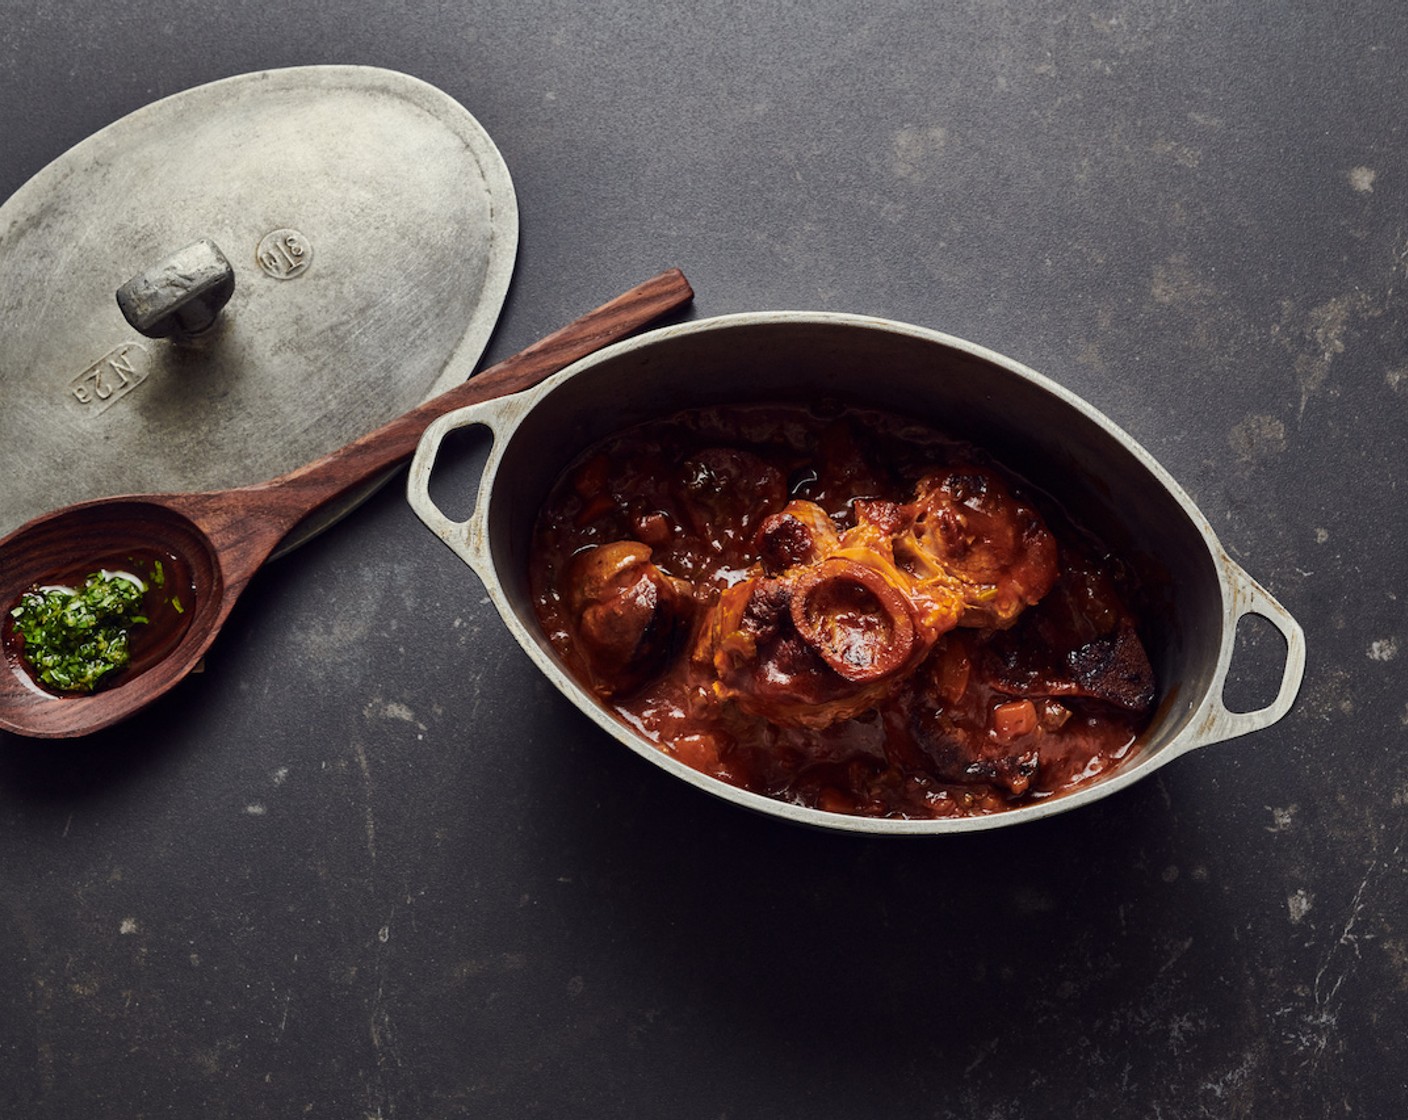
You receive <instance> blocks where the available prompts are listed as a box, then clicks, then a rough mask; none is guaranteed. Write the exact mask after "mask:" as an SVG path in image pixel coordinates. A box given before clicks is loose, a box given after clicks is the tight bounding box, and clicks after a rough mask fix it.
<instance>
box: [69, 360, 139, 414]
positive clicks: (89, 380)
mask: <svg viewBox="0 0 1408 1120" xmlns="http://www.w3.org/2000/svg"><path fill="white" fill-rule="evenodd" d="M150 368H151V355H150V354H148V353H147V350H146V347H144V346H142V345H141V344H140V343H137V342H124V343H123V344H122V345H121V346H119V347H117V348H116V349H115V350H113V351H111V352H110V353H108V354H106V355H104V356H103V357H101V358H99V359H98V360H97V361H96V362H94V363H93V364H92V365H91V366H89V367H88V368H87V369H85V370H84V371H83V372H82V373H80V374H79V375H78V376H77V377H75V378H74V379H73V380H72V381H70V382H69V383H68V390H69V393H71V394H72V396H73V399H74V400H75V401H77V402H78V404H79V405H80V406H81V407H82V408H83V410H84V412H85V413H87V414H88V415H97V414H98V413H100V412H105V411H107V410H108V409H109V408H111V407H112V406H113V405H114V404H116V403H117V402H118V401H120V400H121V399H122V398H123V397H125V396H126V395H127V394H128V393H130V392H131V391H132V390H133V389H135V388H136V387H137V386H138V385H140V384H141V383H142V382H143V381H145V380H146V379H147V373H148V371H149V370H150Z"/></svg>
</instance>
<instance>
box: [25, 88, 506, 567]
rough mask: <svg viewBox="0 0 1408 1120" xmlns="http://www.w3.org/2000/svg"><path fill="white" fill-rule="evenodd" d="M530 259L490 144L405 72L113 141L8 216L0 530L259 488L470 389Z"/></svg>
mask: <svg viewBox="0 0 1408 1120" xmlns="http://www.w3.org/2000/svg"><path fill="white" fill-rule="evenodd" d="M517 245H518V205H517V201H516V199H515V196H514V192H513V184H512V180H511V179H510V177H509V173H508V169H507V167H506V166H505V164H504V162H503V159H502V157H501V156H500V155H499V152H498V149H497V148H495V146H494V144H493V142H492V141H491V140H490V138H489V136H488V134H487V133H486V132H485V131H484V129H483V128H482V127H481V126H480V125H479V123H478V122H477V121H476V120H475V119H474V118H473V117H472V116H471V115H470V114H469V113H468V112H467V111H466V110H465V109H464V107H463V106H461V105H460V104H459V103H458V102H456V101H454V100H453V99H451V98H450V97H449V96H447V95H446V94H444V93H442V92H441V91H439V90H437V89H435V88H434V87H432V86H429V85H427V84H425V83H424V82H421V81H419V80H417V79H414V78H410V77H408V76H406V75H404V74H398V73H394V72H391V71H387V70H379V69H374V68H368V67H346V66H325V67H324V66H319V67H301V68H294V69H287V70H273V71H265V72H261V73H254V74H246V75H242V76H239V77H234V78H229V79H226V80H223V81H219V82H215V83H212V84H210V85H205V86H199V87H197V88H195V89H191V90H187V91H186V92H184V93H179V94H176V95H174V96H172V97H168V98H165V99H164V100H161V101H157V102H155V103H153V104H151V105H148V106H147V107H145V108H143V109H139V110H137V111H136V112H134V113H132V114H130V115H129V116H126V117H124V118H122V119H121V120H119V121H116V122H115V123H113V124H112V125H109V126H108V127H107V128H104V129H103V130H102V131H100V132H98V133H96V134H95V135H93V136H91V137H89V138H88V139H87V140H85V141H83V142H82V143H80V144H78V145H77V146H75V147H74V148H72V149H70V150H69V151H68V152H66V153H65V154H64V155H63V156H61V157H59V158H58V159H57V160H55V161H54V162H53V163H51V164H50V165H49V166H48V167H46V168H44V169H43V170H42V171H40V172H39V173H38V174H37V175H35V176H34V178H32V179H31V180H30V181H29V182H28V183H26V184H25V185H24V186H23V187H21V188H20V189H19V190H18V191H17V192H16V193H15V194H14V195H13V196H12V197H11V198H10V199H9V200H8V201H7V202H5V204H4V205H3V206H0V448H3V450H0V456H3V460H4V464H5V476H6V478H5V485H4V486H3V487H0V534H4V533H8V532H9V531H10V530H11V529H14V528H15V527H17V526H18V525H20V524H22V523H23V522H25V521H27V520H29V519H30V518H31V517H35V516H38V515H39V514H42V513H46V512H48V511H49V510H52V509H55V508H58V507H60V506H63V505H67V504H69V503H71V502H76V501H82V500H85V499H88V498H97V497H103V496H106V495H110V494H120V493H142V492H154V491H172V490H213V489H222V488H225V487H231V486H240V485H245V484H247V483H254V482H260V481H263V480H265V479H268V478H272V477H274V476H276V475H279V474H282V473H284V472H285V471H288V470H291V469H293V468H294V467H297V466H299V465H301V464H303V463H306V462H308V461H310V460H312V459H314V458H317V457H318V456H319V455H322V454H324V453H325V452H328V451H332V450H334V449H336V448H338V447H341V446H342V445H343V444H345V443H347V442H349V441H350V440H352V439H355V438H356V437H357V436H359V435H361V434H363V433H364V432H367V431H370V430H371V429H373V428H376V427H378V426H379V425H381V424H382V423H385V422H386V421H387V420H390V419H392V418H394V417H396V416H398V415H400V414H401V413H402V412H405V411H406V410H408V409H410V408H412V407H414V406H415V405H416V404H418V403H420V402H421V401H423V400H425V399H427V398H429V397H431V396H433V395H435V394H437V393H439V392H442V391H443V390H445V389H447V388H449V387H450V386H451V385H453V384H455V383H457V382H459V381H462V380H464V379H465V378H466V377H468V376H469V374H470V373H471V372H472V371H473V369H474V366H475V363H476V362H477V361H478V359H479V357H480V355H481V354H482V353H483V350H484V346H485V345H486V343H487V342H488V339H489V335H490V333H491V332H492V330H493V327H494V323H495V322H496V320H497V319H498V315H499V310H500V309H501V307H502V306H503V301H504V297H505V295H506V294H507V290H508V285H509V279H510V277H511V274H512V271H513V262H514V257H515V254H516V251H517ZM231 284H232V285H233V288H232V290H230V289H231ZM119 289H122V292H121V295H120V296H119ZM115 297H116V298H115ZM120 303H121V306H120V305H119V304H120ZM373 488H374V487H373ZM373 488H368V489H367V490H364V491H363V492H362V493H360V494H358V495H356V496H354V497H353V498H352V499H349V500H348V501H346V502H344V503H341V504H340V505H338V506H337V507H336V508H334V509H333V510H331V511H328V512H327V513H326V514H325V515H324V516H322V517H321V518H319V519H318V520H317V521H316V522H313V523H310V524H308V525H306V526H304V527H301V528H300V529H299V530H298V531H297V532H296V533H295V534H294V537H293V538H290V545H289V546H291V545H292V544H293V543H298V542H299V541H302V540H306V539H307V538H308V537H309V536H311V535H312V534H313V533H314V532H316V531H318V530H319V529H321V528H323V527H325V526H326V525H327V524H329V523H331V521H333V520H335V519H336V517H337V516H340V515H341V514H342V513H345V512H346V511H347V509H350V508H351V507H352V506H353V505H355V504H356V502H357V501H359V500H361V499H362V498H364V497H365V496H366V495H367V494H368V493H370V491H371V489H373ZM286 547H287V546H286Z"/></svg>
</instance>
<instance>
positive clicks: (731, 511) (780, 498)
mask: <svg viewBox="0 0 1408 1120" xmlns="http://www.w3.org/2000/svg"><path fill="white" fill-rule="evenodd" d="M675 489H676V497H677V500H678V502H679V505H680V507H681V509H682V510H683V511H684V516H685V518H686V519H687V521H688V524H689V527H690V529H691V530H692V531H693V532H694V533H695V534H696V535H697V536H698V537H699V538H700V539H701V540H703V541H706V542H708V543H709V544H710V545H711V546H712V547H713V548H714V550H715V551H720V552H722V551H725V550H726V549H729V548H730V547H732V546H734V545H736V544H738V543H740V542H741V543H744V544H747V543H751V542H752V540H753V537H754V535H755V534H756V533H757V531H758V526H759V525H760V524H761V522H762V520H763V519H764V518H765V517H767V516H768V514H770V513H774V512H776V511H777V510H779V509H781V508H782V506H783V505H784V504H785V503H786V501H787V480H786V479H785V478H784V477H783V475H782V472H781V471H779V470H778V469H777V468H776V467H773V466H771V465H770V464H769V463H768V462H767V461H766V460H764V459H763V458H762V457H760V456H758V455H755V454H753V453H752V452H751V451H742V450H739V449H738V448H733V447H709V448H705V449H704V450H702V451H700V452H698V453H697V454H695V455H692V456H691V457H690V458H688V459H686V460H685V461H684V463H683V464H682V466H681V469H680V474H679V480H678V483H677V485H676V488H675Z"/></svg>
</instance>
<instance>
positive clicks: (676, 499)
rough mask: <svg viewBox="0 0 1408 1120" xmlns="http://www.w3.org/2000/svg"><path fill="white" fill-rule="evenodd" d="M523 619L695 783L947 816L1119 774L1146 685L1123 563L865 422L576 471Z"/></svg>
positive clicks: (1059, 523) (548, 514)
mask: <svg viewBox="0 0 1408 1120" xmlns="http://www.w3.org/2000/svg"><path fill="white" fill-rule="evenodd" d="M531 565H532V566H531V572H530V577H531V586H532V592H533V601H534V607H535V610H536V612H537V615H538V618H539V620H540V621H541V623H542V625H543V628H544V630H545V632H546V633H547V635H548V637H549V639H550V641H551V643H552V645H553V647H554V648H555V650H556V651H557V653H558V654H559V655H560V657H561V658H562V660H563V662H564V663H565V664H566V666H567V667H568V669H569V671H570V672H571V673H572V674H573V675H574V676H576V677H577V678H578V679H579V680H580V681H581V682H582V683H583V684H584V685H585V686H586V687H588V688H589V689H591V690H592V691H593V692H594V693H596V694H597V695H598V696H599V697H600V698H601V699H602V700H603V702H604V703H606V704H607V705H608V706H609V707H610V708H611V709H612V710H613V711H614V712H615V713H616V715H617V716H618V717H619V718H620V719H621V720H623V721H624V722H625V723H627V724H628V725H630V726H631V727H633V728H635V729H636V730H637V731H639V732H640V733H641V734H642V735H644V736H646V737H647V738H648V739H649V740H651V741H652V742H654V743H655V744H656V745H658V747H659V748H660V749H661V750H662V751H665V752H666V753H668V754H671V755H673V756H675V757H676V758H678V759H680V760H682V761H683V762H685V763H687V764H688V765H690V766H692V767H694V768H695V769H697V770H700V771H702V772H704V773H706V774H710V775H713V776H714V777H716V778H719V779H721V780H723V781H725V782H729V783H732V784H734V785H736V786H740V787H742V788H744V789H748V790H752V791H754V792H757V793H760V794H764V795H767V796H770V797H775V798H779V799H782V800H786V801H791V802H795V803H798V804H802V805H807V806H812V807H816V808H820V809H823V810H827V811H832V812H838V813H852V814H862V815H867V816H880V817H942V816H954V815H970V814H978V813H990V812H995V811H998V810H1002V809H1005V808H1009V807H1012V806H1014V805H1020V804H1024V803H1028V802H1030V801H1033V800H1036V799H1040V798H1046V797H1051V796H1053V795H1056V794H1060V793H1062V792H1065V791H1068V790H1070V789H1072V788H1074V787H1076V786H1079V785H1080V784H1081V783H1084V782H1088V781H1090V780H1091V779H1093V778H1095V777H1096V776H1098V775H1100V774H1102V773H1105V772H1107V771H1109V770H1110V769H1111V768H1113V767H1115V766H1118V765H1119V763H1120V762H1121V761H1122V760H1123V759H1124V758H1125V757H1126V756H1127V755H1128V754H1129V752H1130V750H1131V747H1132V745H1133V743H1134V741H1135V738H1136V736H1137V735H1138V733H1139V731H1140V730H1141V729H1142V728H1143V726H1144V725H1145V723H1146V722H1147V721H1148V718H1149V714H1150V712H1151V710H1152V708H1153V705H1154V702H1155V699H1156V696H1155V680H1154V673H1153V670H1152V668H1151V667H1150V664H1149V660H1148V657H1147V656H1146V654H1145V650H1144V647H1143V644H1142V643H1141V641H1140V638H1139V634H1138V630H1139V620H1138V618H1137V617H1136V614H1135V611H1134V608H1133V604H1134V603H1136V602H1137V601H1138V588H1137V587H1135V586H1133V582H1132V579H1131V576H1130V574H1129V572H1128V570H1127V569H1126V567H1125V565H1123V564H1122V563H1121V562H1120V561H1119V560H1118V559H1117V558H1115V557H1114V556H1112V555H1110V553H1109V552H1108V550H1107V549H1106V548H1104V547H1103V546H1102V545H1101V544H1100V542H1099V541H1097V540H1095V539H1094V538H1093V537H1092V536H1091V535H1090V534H1089V533H1087V532H1085V531H1083V530H1081V529H1080V528H1078V527H1077V526H1076V525H1074V524H1072V523H1071V522H1070V521H1069V520H1067V519H1066V518H1065V517H1064V516H1062V515H1061V513H1060V511H1059V510H1057V509H1055V508H1054V507H1050V506H1049V504H1048V507H1047V508H1043V504H1042V502H1041V499H1040V496H1039V495H1037V494H1035V493H1033V492H1032V491H1031V490H1030V488H1029V487H1027V486H1025V485H1024V484H1023V483H1022V482H1021V480H1019V479H1017V478H1015V477H1014V476H1013V475H1011V474H1010V473H1008V472H1006V471H1005V470H1003V469H1002V468H1001V467H1000V466H999V465H998V464H996V463H994V462H993V461H991V459H989V458H988V457H987V456H986V455H984V454H982V453H981V452H980V451H979V450H978V449H976V448H974V447H972V446H969V445H966V444H963V443H960V442H957V441H955V440H952V439H949V438H947V437H945V436H943V435H941V434H939V433H937V432H934V431H931V430H928V429H923V428H920V427H918V426H917V425H915V424H914V423H912V422H910V421H905V420H901V419H899V418H897V417H893V416H888V415H884V414H881V413H877V412H861V411H847V410H840V409H832V410H826V409H818V410H808V409H803V408H799V407H791V406H776V407H774V406H747V407H738V408H712V409H704V410H698V411H692V412H685V413H680V414H678V415H675V416H672V417H668V418H664V419H661V420H657V421H652V422H650V423H647V424H644V425H642V426H639V427H636V428H633V429H630V430H628V431H625V432H622V433H620V434H618V435H616V436H614V437H612V438H610V439H608V440H606V441H604V442H602V443H601V444H599V445H598V446H596V447H594V448H592V449H590V450H589V451H588V452H587V453H585V454H584V455H583V456H581V457H580V458H579V459H578V460H577V461H576V462H575V463H574V464H573V465H572V466H571V467H570V468H569V469H568V470H567V471H566V472H565V473H564V475H563V476H562V478H561V479H560V480H559V482H558V483H557V485H556V487H555V489H554V490H553V492H552V494H551V495H550V497H549V499H548V501H547V503H546V505H545V506H544V508H543V509H542V510H541V511H540V513H539V516H538V521H537V524H536V527H535V531H534V542H533V556H532V561H531Z"/></svg>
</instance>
